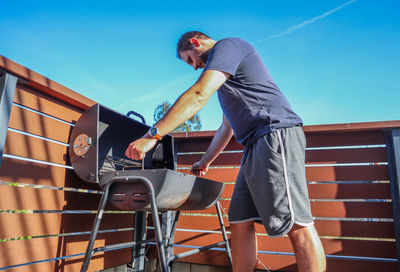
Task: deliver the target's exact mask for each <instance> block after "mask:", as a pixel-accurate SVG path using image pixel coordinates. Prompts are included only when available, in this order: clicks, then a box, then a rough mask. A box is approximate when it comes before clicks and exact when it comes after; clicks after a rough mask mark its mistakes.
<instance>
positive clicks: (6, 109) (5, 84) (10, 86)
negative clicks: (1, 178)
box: [0, 70, 18, 168]
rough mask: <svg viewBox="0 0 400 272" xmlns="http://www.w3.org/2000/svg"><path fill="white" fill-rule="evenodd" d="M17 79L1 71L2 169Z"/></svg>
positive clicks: (0, 122)
mask: <svg viewBox="0 0 400 272" xmlns="http://www.w3.org/2000/svg"><path fill="white" fill-rule="evenodd" d="M17 79H18V78H17V77H15V76H13V75H10V74H8V73H5V72H3V71H1V70H0V168H1V161H2V159H3V152H4V145H5V143H6V137H7V128H8V123H9V121H10V114H11V107H12V102H13V100H14V94H15V87H16V86H17Z"/></svg>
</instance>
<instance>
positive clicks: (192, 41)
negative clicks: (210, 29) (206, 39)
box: [190, 38, 200, 47]
mask: <svg viewBox="0 0 400 272" xmlns="http://www.w3.org/2000/svg"><path fill="white" fill-rule="evenodd" d="M190 43H191V44H194V45H195V46H196V47H200V42H199V40H198V39H196V38H192V39H191V40H190Z"/></svg>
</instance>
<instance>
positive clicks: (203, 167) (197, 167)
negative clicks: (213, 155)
mask: <svg viewBox="0 0 400 272" xmlns="http://www.w3.org/2000/svg"><path fill="white" fill-rule="evenodd" d="M209 165H210V164H208V163H204V162H202V161H201V160H200V161H198V162H196V163H194V164H193V166H192V169H190V172H191V173H192V174H193V175H195V176H200V177H202V176H205V175H206V174H207V171H208V166H209Z"/></svg>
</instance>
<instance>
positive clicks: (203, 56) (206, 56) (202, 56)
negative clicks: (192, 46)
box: [200, 49, 211, 64]
mask: <svg viewBox="0 0 400 272" xmlns="http://www.w3.org/2000/svg"><path fill="white" fill-rule="evenodd" d="M210 51H211V49H209V50H207V51H206V52H204V53H203V54H201V55H200V59H201V61H202V62H203V63H204V64H206V63H207V59H208V56H209V55H210Z"/></svg>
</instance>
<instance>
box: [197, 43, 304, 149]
mask: <svg viewBox="0 0 400 272" xmlns="http://www.w3.org/2000/svg"><path fill="white" fill-rule="evenodd" d="M206 70H217V71H221V72H226V73H229V74H230V77H229V78H228V80H227V81H226V82H225V83H224V84H223V85H222V86H221V88H219V89H218V99H219V102H220V104H221V107H222V111H223V112H224V114H225V117H226V118H227V119H228V121H229V124H230V125H231V127H232V129H233V132H234V134H235V138H236V141H237V142H239V143H240V144H242V145H247V144H251V143H253V142H254V141H255V140H256V139H258V138H259V137H261V136H264V135H266V134H267V133H269V132H271V131H275V130H277V129H279V128H285V127H293V126H297V125H302V124H303V121H302V120H301V119H300V117H299V116H297V114H296V113H294V111H293V110H292V107H291V106H290V104H289V102H288V101H287V99H286V98H285V96H284V95H283V93H282V92H281V91H280V90H279V88H278V86H276V84H275V83H274V81H273V80H272V78H271V75H270V74H269V72H268V70H267V68H266V67H265V65H264V62H263V61H262V59H261V58H260V56H259V55H258V53H257V52H256V50H255V49H254V47H253V46H251V45H250V44H249V43H247V42H245V41H244V40H242V39H239V38H227V39H223V40H220V41H218V42H217V43H216V44H215V46H214V47H213V48H212V49H211V52H210V55H209V56H208V59H207V63H206V66H205V67H204V71H206Z"/></svg>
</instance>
